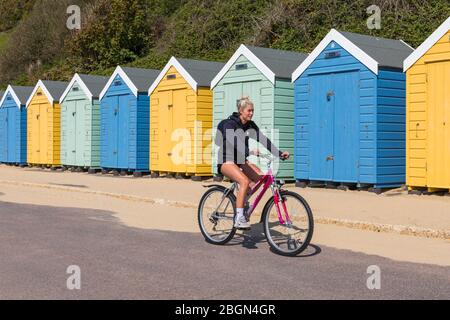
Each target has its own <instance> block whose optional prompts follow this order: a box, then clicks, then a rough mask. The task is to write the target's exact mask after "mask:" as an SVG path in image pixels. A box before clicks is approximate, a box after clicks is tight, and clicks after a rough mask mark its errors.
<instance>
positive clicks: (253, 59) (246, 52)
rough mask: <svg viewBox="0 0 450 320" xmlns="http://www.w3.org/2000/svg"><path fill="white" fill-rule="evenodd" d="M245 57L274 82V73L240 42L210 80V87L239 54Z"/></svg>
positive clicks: (228, 68) (220, 77) (213, 85)
mask: <svg viewBox="0 0 450 320" xmlns="http://www.w3.org/2000/svg"><path fill="white" fill-rule="evenodd" d="M241 55H242V56H244V57H246V58H247V59H248V60H249V61H250V62H251V63H252V64H253V65H254V66H255V67H256V68H258V70H259V71H261V73H262V74H263V75H264V76H265V77H266V78H267V79H269V81H270V82H272V83H273V84H275V73H274V72H273V71H272V70H270V69H269V67H267V66H266V65H265V64H264V63H263V62H262V61H261V60H260V59H259V58H258V57H257V56H255V54H254V53H253V52H251V51H250V49H248V48H247V47H246V46H245V45H244V44H241V45H240V47H239V48H238V49H237V50H236V52H235V53H234V54H233V56H232V57H231V58H230V60H228V62H227V63H226V64H225V66H224V67H223V68H222V69H221V70H220V72H219V73H218V74H217V75H216V76H215V78H214V79H213V80H212V81H211V89H213V88H214V87H215V86H216V85H217V84H218V83H219V82H220V80H222V78H223V77H224V76H225V74H226V73H227V72H228V70H230V68H231V67H232V66H233V64H234V63H235V62H236V61H237V59H239V57H240V56H241Z"/></svg>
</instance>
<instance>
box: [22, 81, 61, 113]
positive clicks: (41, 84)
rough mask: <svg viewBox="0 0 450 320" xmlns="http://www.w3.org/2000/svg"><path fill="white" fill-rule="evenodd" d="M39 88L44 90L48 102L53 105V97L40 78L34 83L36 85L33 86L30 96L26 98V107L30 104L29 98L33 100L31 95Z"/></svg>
mask: <svg viewBox="0 0 450 320" xmlns="http://www.w3.org/2000/svg"><path fill="white" fill-rule="evenodd" d="M39 88H41V89H42V90H43V91H44V93H45V95H46V96H47V99H48V102H50V104H51V105H53V102H54V101H55V98H54V97H52V95H51V94H50V92H49V91H48V90H47V88H46V87H45V85H44V83H43V82H42V80H39V81H38V83H37V84H36V86H35V87H34V89H33V92H32V93H31V95H30V97H29V98H28V100H27V104H26V107H27V108H28V106H29V105H30V103H31V100H33V97H34V95H35V94H36V92H37V91H38V90H39Z"/></svg>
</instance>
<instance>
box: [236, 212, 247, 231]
mask: <svg viewBox="0 0 450 320" xmlns="http://www.w3.org/2000/svg"><path fill="white" fill-rule="evenodd" d="M234 227H235V228H237V229H250V223H248V222H247V219H245V216H243V215H242V216H240V217H238V216H236V221H235V222H234Z"/></svg>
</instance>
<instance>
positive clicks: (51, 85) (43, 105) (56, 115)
mask: <svg viewBox="0 0 450 320" xmlns="http://www.w3.org/2000/svg"><path fill="white" fill-rule="evenodd" d="M68 85H69V83H68V82H62V81H47V80H39V81H38V83H37V84H36V86H35V87H34V90H33V92H32V94H31V96H30V98H29V99H28V101H27V103H26V108H27V162H28V163H29V164H30V165H44V166H46V167H52V168H56V167H59V166H60V165H61V162H60V158H61V157H60V153H61V107H60V105H59V98H60V97H61V95H62V94H63V92H64V90H65V89H66V88H67V86H68Z"/></svg>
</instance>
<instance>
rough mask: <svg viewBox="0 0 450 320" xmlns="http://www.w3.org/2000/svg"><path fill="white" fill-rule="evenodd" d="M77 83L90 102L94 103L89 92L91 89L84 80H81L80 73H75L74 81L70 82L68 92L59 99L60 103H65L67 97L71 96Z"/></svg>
mask: <svg viewBox="0 0 450 320" xmlns="http://www.w3.org/2000/svg"><path fill="white" fill-rule="evenodd" d="M75 83H77V84H78V85H79V86H80V88H81V89H82V90H83V92H84V94H85V95H86V96H87V97H88V98H89V100H90V101H91V102H92V97H93V95H92V93H91V91H90V90H89V88H88V87H87V86H86V84H85V83H84V81H83V79H81V77H80V75H79V74H78V73H75V75H74V76H73V78H72V80H71V81H70V83H69V85H68V86H67V88H66V90H65V91H64V93H63V94H62V96H61V98H59V101H60V102H63V101H64V99H65V98H66V96H67V95H68V94H69V92H70V91H71V90H72V87H73V86H74V85H75Z"/></svg>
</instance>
